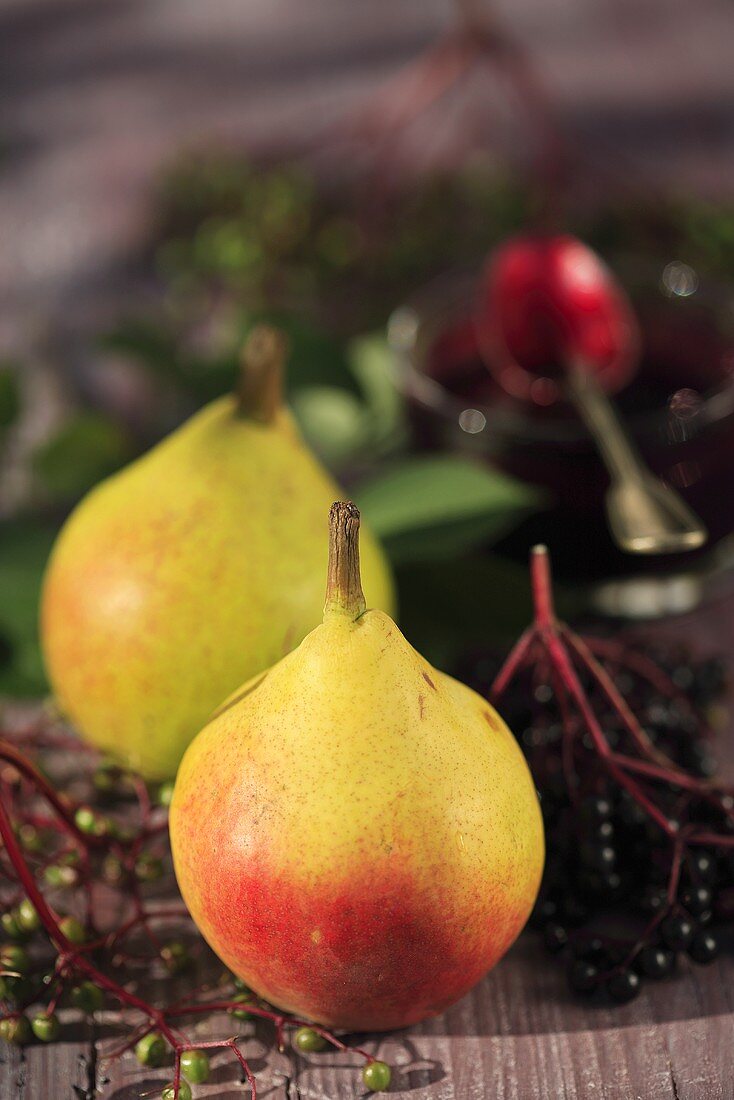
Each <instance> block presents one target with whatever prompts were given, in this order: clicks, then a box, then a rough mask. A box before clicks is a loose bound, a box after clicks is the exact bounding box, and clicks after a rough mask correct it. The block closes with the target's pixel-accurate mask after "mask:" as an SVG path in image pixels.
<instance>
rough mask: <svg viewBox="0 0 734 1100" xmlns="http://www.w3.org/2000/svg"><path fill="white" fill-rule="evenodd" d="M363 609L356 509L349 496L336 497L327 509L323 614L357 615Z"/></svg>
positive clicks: (357, 616) (363, 611) (364, 604)
mask: <svg viewBox="0 0 734 1100" xmlns="http://www.w3.org/2000/svg"><path fill="white" fill-rule="evenodd" d="M366 610H367V604H366V603H365V598H364V592H363V591H362V580H361V577H360V573H359V509H358V508H356V507H355V505H354V504H352V502H351V500H346V501H344V500H337V501H335V503H334V504H332V506H331V510H330V512H329V571H328V574H327V578H326V603H325V605H324V618H326V617H327V616H329V615H348V616H349V617H350V618H351V619H358V618H359V616H360V615H363V614H364V613H365V611H366Z"/></svg>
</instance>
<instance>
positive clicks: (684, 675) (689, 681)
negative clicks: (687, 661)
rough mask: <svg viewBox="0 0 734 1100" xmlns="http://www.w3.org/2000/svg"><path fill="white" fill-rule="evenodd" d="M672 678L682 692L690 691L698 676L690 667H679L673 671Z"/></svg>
mask: <svg viewBox="0 0 734 1100" xmlns="http://www.w3.org/2000/svg"><path fill="white" fill-rule="evenodd" d="M670 678H671V680H672V681H673V683H674V684H675V686H676V687H677V688H680V690H681V691H690V690H691V688H692V687H693V684H694V681H695V679H696V675H695V672H694V671H693V669H692V668H691V666H690V665H677V666H676V667H675V668H673V669H672V670H671V673H670Z"/></svg>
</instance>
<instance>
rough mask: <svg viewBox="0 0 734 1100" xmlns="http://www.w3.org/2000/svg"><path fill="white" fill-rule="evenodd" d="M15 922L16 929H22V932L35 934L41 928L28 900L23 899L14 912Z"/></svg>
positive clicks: (32, 905) (39, 920)
mask: <svg viewBox="0 0 734 1100" xmlns="http://www.w3.org/2000/svg"><path fill="white" fill-rule="evenodd" d="M15 920H16V923H17V925H18V927H19V928H22V929H23V931H24V932H35V931H36V930H37V929H39V928H40V927H41V918H40V917H39V915H38V913H37V912H36V907H35V906H34V904H33V902H32V901H29V900H28V898H23V900H22V902H21V903H20V905H19V906H18V908H17V909H16V910H15Z"/></svg>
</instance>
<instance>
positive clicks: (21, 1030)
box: [0, 1016, 33, 1047]
mask: <svg viewBox="0 0 734 1100" xmlns="http://www.w3.org/2000/svg"><path fill="white" fill-rule="evenodd" d="M0 1038H2V1039H5V1041H6V1042H8V1043H14V1044H15V1045H16V1046H19V1047H22V1046H25V1044H26V1043H30V1041H31V1039H32V1038H33V1032H32V1031H31V1025H30V1024H29V1023H28V1019H27V1017H26V1016H8V1017H7V1019H5V1020H0Z"/></svg>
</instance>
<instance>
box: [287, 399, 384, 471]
mask: <svg viewBox="0 0 734 1100" xmlns="http://www.w3.org/2000/svg"><path fill="white" fill-rule="evenodd" d="M290 404H291V409H292V410H293V414H294V415H295V417H296V420H297V421H298V424H299V427H300V429H301V431H302V433H303V435H304V436H305V438H306V440H307V442H308V443H309V445H310V446H311V447H312V448H313V450H314V451H316V452H317V454H319V455H320V456H321V458H322V459H323V460H324V462H325V463H326V464H327V465H328V466H335V465H338V464H339V463H340V462H344V461H346V460H347V459H348V458H350V457H351V456H352V455H353V454H354V453H355V452H357V451H359V450H360V449H362V448H363V447H364V445H365V443H366V441H367V436H368V432H369V423H368V417H367V414H366V411H365V408H364V406H363V405H362V403H361V402H360V401H358V400H357V398H356V397H355V396H354V394H352V393H350V391H349V390H345V389H342V388H341V387H340V386H303V387H302V388H301V389H298V390H296V391H295V393H294V394H293V395H292V397H291V402H290Z"/></svg>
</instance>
